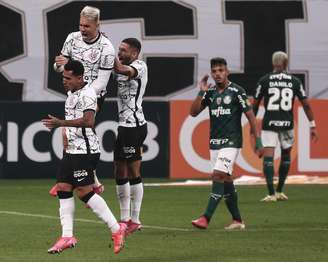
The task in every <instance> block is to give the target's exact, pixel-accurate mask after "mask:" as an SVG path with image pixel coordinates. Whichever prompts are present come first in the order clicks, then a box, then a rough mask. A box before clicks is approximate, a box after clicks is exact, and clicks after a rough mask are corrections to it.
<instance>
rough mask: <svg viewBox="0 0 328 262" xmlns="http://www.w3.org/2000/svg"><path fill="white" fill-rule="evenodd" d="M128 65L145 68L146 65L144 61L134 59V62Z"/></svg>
mask: <svg viewBox="0 0 328 262" xmlns="http://www.w3.org/2000/svg"><path fill="white" fill-rule="evenodd" d="M130 65H131V66H134V65H136V66H142V67H147V64H146V63H145V61H142V60H140V59H136V60H134V61H133V62H132V63H131V64H130Z"/></svg>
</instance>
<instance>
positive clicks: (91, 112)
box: [42, 60, 127, 254]
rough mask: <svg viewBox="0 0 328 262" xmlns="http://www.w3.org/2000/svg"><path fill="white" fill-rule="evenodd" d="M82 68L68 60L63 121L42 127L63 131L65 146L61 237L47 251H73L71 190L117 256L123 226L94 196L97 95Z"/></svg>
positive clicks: (46, 122) (61, 175)
mask: <svg viewBox="0 0 328 262" xmlns="http://www.w3.org/2000/svg"><path fill="white" fill-rule="evenodd" d="M83 72H84V68H83V65H82V64H81V63H80V62H78V61H73V60H70V61H69V62H67V63H66V64H65V66H64V72H63V84H64V87H65V89H66V91H67V92H68V97H67V99H66V103H65V120H61V119H58V118H56V117H54V116H51V115H49V118H48V119H43V120H42V122H43V124H44V125H45V126H46V127H48V128H49V129H52V128H56V127H66V135H67V138H68V145H67V149H66V154H64V155H63V159H62V160H61V163H60V167H59V170H58V173H57V195H58V198H59V205H60V208H59V215H60V221H61V225H62V236H61V237H60V238H59V240H58V241H57V242H56V243H55V244H54V245H53V246H52V247H51V248H50V249H49V250H48V252H49V253H51V254H54V253H60V252H62V251H63V250H64V249H67V248H71V247H74V246H75V245H76V243H77V240H76V238H75V237H74V236H73V220H74V210H75V204H74V197H73V190H74V189H75V190H76V191H77V195H78V197H79V198H80V199H81V200H82V201H83V202H85V203H86V204H87V205H88V206H89V207H90V208H91V210H92V211H93V212H94V213H95V214H96V215H97V216H98V217H99V218H100V219H101V220H102V221H103V222H104V223H105V224H106V225H107V226H108V228H109V229H110V230H111V231H112V240H113V242H114V252H115V253H119V252H120V250H121V249H122V247H123V244H124V235H125V230H126V227H127V226H126V224H124V223H122V224H118V223H117V220H116V219H115V217H114V215H113V214H112V212H111V211H110V209H109V208H108V206H107V204H106V202H105V200H104V199H103V198H102V197H101V196H99V195H97V194H95V193H94V191H93V187H92V185H93V184H94V172H95V170H96V166H97V162H98V160H99V156H100V146H99V140H98V137H97V135H96V134H95V132H94V131H93V128H94V123H95V114H96V109H97V95H96V93H95V90H94V88H92V87H91V85H90V84H86V83H85V82H84V80H83Z"/></svg>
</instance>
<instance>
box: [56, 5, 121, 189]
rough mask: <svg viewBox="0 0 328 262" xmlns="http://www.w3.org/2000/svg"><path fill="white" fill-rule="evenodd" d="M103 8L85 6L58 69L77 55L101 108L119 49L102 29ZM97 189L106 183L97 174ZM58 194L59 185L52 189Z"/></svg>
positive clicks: (60, 58) (76, 57) (59, 59)
mask: <svg viewBox="0 0 328 262" xmlns="http://www.w3.org/2000/svg"><path fill="white" fill-rule="evenodd" d="M99 23H100V10H99V9H98V8H95V7H91V6H85V7H84V8H83V9H82V11H81V14H80V31H78V32H73V33H70V34H69V35H68V36H67V38H66V41H65V43H64V46H63V48H62V51H61V55H59V56H56V58H55V64H54V69H55V71H57V72H62V71H63V66H64V65H65V64H66V63H67V61H69V59H74V60H77V61H80V62H81V63H82V64H83V66H84V71H85V73H84V81H85V82H88V83H89V84H90V86H91V87H92V88H93V89H94V90H95V91H96V94H97V98H98V99H97V104H98V107H97V111H99V110H100V108H101V106H102V104H103V102H104V99H105V94H106V86H107V83H108V80H109V78H110V75H111V70H112V69H113V66H114V58H115V51H114V48H113V45H112V44H111V42H110V40H109V39H108V38H107V37H105V36H104V35H103V34H102V33H100V31H99ZM63 140H64V150H65V148H66V145H67V138H66V137H65V129H63ZM94 190H95V192H97V193H101V192H102V191H103V190H104V186H103V185H102V184H101V183H100V182H99V181H98V178H97V176H96V175H95V185H94ZM50 194H52V195H56V186H54V187H53V188H52V189H51V190H50Z"/></svg>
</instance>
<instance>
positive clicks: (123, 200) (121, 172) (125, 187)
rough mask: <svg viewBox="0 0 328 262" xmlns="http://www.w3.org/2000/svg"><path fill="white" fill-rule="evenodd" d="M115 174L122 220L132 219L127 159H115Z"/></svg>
mask: <svg viewBox="0 0 328 262" xmlns="http://www.w3.org/2000/svg"><path fill="white" fill-rule="evenodd" d="M114 174H115V180H116V194H117V199H118V202H119V204H120V214H121V215H120V217H121V218H120V219H121V222H128V221H129V220H130V218H131V217H130V184H129V178H128V172H127V163H126V160H115V161H114Z"/></svg>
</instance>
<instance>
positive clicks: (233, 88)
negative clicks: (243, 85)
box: [228, 86, 238, 92]
mask: <svg viewBox="0 0 328 262" xmlns="http://www.w3.org/2000/svg"><path fill="white" fill-rule="evenodd" d="M228 89H229V90H231V91H234V92H238V89H237V88H235V87H230V86H229V87H228Z"/></svg>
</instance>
